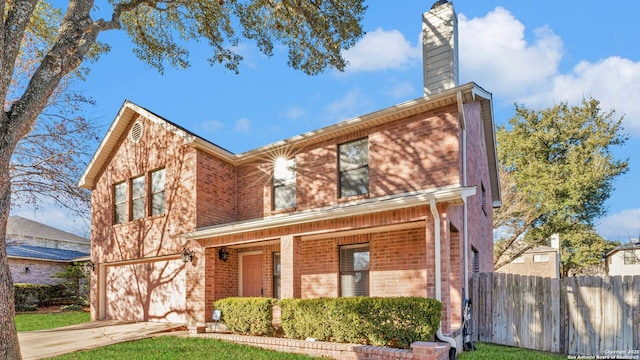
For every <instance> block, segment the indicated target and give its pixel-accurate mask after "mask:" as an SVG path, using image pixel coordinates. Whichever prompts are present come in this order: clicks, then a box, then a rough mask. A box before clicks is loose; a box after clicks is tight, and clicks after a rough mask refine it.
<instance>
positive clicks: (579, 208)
mask: <svg viewBox="0 0 640 360" xmlns="http://www.w3.org/2000/svg"><path fill="white" fill-rule="evenodd" d="M509 127H510V128H507V127H506V126H502V127H500V128H499V129H498V131H497V133H496V136H497V143H498V161H499V163H500V169H499V170H500V180H501V182H502V183H501V190H502V200H503V202H502V207H501V208H499V209H497V211H495V212H494V214H495V215H494V219H493V226H494V229H499V230H500V233H501V234H502V236H500V237H499V239H498V240H497V241H496V243H495V246H494V250H495V261H494V267H495V268H496V269H497V268H500V267H501V266H502V265H504V264H506V263H508V262H510V261H511V260H512V259H515V258H516V257H518V256H520V255H521V254H522V253H524V252H525V251H527V250H528V249H530V248H532V247H534V246H537V245H543V244H544V245H548V239H549V236H550V235H551V234H553V233H559V234H560V236H561V238H562V236H563V234H574V236H578V234H586V233H585V232H584V227H585V226H586V227H592V226H593V222H594V220H596V219H597V218H599V217H601V216H602V215H604V214H605V205H604V202H605V201H606V200H607V199H608V198H609V196H610V194H611V191H613V181H614V179H615V178H616V177H617V176H618V175H620V174H623V173H625V172H626V171H627V167H628V163H627V161H626V160H620V159H616V158H615V157H614V155H613V154H612V152H611V148H612V147H614V146H620V145H623V144H624V143H625V141H626V140H627V137H626V135H625V134H623V128H622V118H617V117H616V116H615V112H614V111H609V112H604V113H603V112H602V111H601V110H600V103H599V101H598V100H595V99H585V100H583V101H582V103H581V105H579V106H569V105H568V104H567V103H566V102H563V103H560V104H558V105H555V106H552V107H549V108H546V109H542V110H532V109H528V108H527V107H525V106H523V105H516V113H515V116H514V117H513V118H512V119H511V120H510V121H509ZM520 242H522V243H524V244H525V246H517V249H515V246H516V245H517V244H518V243H520Z"/></svg>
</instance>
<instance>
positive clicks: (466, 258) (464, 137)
mask: <svg viewBox="0 0 640 360" xmlns="http://www.w3.org/2000/svg"><path fill="white" fill-rule="evenodd" d="M456 97H457V101H458V114H460V126H461V128H462V186H463V187H467V121H466V119H465V117H464V106H463V102H462V92H461V91H458V94H457V95H456ZM463 206H464V211H463V213H462V223H463V225H462V226H463V227H464V233H463V242H464V249H463V254H464V287H463V292H462V299H463V301H464V299H467V298H468V297H469V289H468V287H469V231H468V230H467V229H468V228H467V226H468V214H467V212H468V208H467V199H466V198H465V199H464V205H463ZM460 305H462V304H460Z"/></svg>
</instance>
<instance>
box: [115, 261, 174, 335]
mask: <svg viewBox="0 0 640 360" xmlns="http://www.w3.org/2000/svg"><path fill="white" fill-rule="evenodd" d="M185 272H186V271H185V269H184V263H183V262H182V260H180V259H177V260H164V261H155V262H144V263H135V264H125V265H113V266H109V267H107V268H106V283H105V287H106V294H105V295H106V304H105V318H106V319H107V320H129V321H156V322H176V323H184V322H185V317H184V314H185V288H186V284H185Z"/></svg>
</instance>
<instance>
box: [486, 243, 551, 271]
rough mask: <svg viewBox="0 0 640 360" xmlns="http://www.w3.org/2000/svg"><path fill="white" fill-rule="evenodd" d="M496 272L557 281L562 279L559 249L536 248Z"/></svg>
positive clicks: (548, 247)
mask: <svg viewBox="0 0 640 360" xmlns="http://www.w3.org/2000/svg"><path fill="white" fill-rule="evenodd" d="M496 272H501V273H508V274H516V275H528V276H542V277H550V278H554V279H557V278H559V277H560V254H559V251H558V249H557V248H553V247H550V246H536V247H534V248H532V249H529V250H527V251H525V252H524V254H522V255H520V256H519V257H517V258H516V259H514V260H513V261H511V262H510V263H508V264H506V265H504V266H502V267H501V268H499V269H498V270H496Z"/></svg>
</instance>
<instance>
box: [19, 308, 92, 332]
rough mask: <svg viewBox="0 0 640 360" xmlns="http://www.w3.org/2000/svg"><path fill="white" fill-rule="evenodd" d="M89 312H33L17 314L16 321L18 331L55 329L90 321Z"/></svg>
mask: <svg viewBox="0 0 640 360" xmlns="http://www.w3.org/2000/svg"><path fill="white" fill-rule="evenodd" d="M89 320H90V315H89V313H88V312H61V313H46V314H45V313H32V314H27V313H25V314H16V317H15V322H16V328H17V329H18V331H34V330H45V329H54V328H58V327H62V326H69V325H75V324H81V323H84V322H88V321H89Z"/></svg>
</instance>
